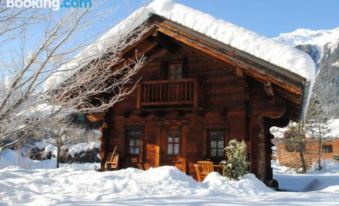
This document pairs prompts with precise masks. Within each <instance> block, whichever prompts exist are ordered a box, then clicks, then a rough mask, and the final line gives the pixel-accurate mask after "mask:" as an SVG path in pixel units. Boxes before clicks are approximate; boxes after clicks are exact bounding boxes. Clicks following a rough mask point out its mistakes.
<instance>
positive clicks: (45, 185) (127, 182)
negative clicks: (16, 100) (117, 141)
mask: <svg viewBox="0 0 339 206" xmlns="http://www.w3.org/2000/svg"><path fill="white" fill-rule="evenodd" d="M13 153H14V154H13ZM15 154H16V153H15V152H13V151H11V150H6V151H4V152H3V155H2V159H1V160H0V165H2V166H3V167H0V205H34V206H39V205H44V206H45V205H192V206H193V205H194V206H195V205H211V206H214V205H311V206H312V205H329V206H332V205H337V204H338V201H339V195H338V194H339V190H338V185H339V183H338V181H339V178H338V174H328V175H326V176H324V177H323V176H321V175H319V174H317V175H318V180H320V183H321V184H319V183H317V182H315V183H314V181H313V183H312V178H303V177H302V176H299V175H294V174H292V175H291V174H284V176H282V174H280V176H279V178H278V180H283V179H284V178H285V179H284V180H285V181H286V183H288V185H290V186H291V185H296V186H298V185H301V184H302V185H309V183H312V184H313V185H315V186H319V185H320V186H321V187H319V188H320V191H313V192H307V193H305V192H275V191H273V190H271V189H269V188H267V187H266V186H265V185H264V184H263V183H262V182H261V181H259V180H258V179H257V178H255V177H254V175H252V174H248V175H245V176H244V177H243V178H242V179H240V180H239V181H231V180H229V179H228V178H225V177H222V176H220V175H219V174H218V173H215V172H213V173H210V174H209V175H208V176H207V177H206V178H205V180H204V181H203V182H202V183H199V182H196V181H195V180H193V179H192V177H190V176H187V175H185V174H184V173H182V172H181V171H179V170H178V169H176V168H175V167H173V166H163V167H159V168H151V169H149V170H146V171H143V170H139V169H135V168H127V169H121V170H118V171H112V172H96V171H95V170H94V168H95V167H98V164H70V165H66V164H65V165H62V167H61V168H58V169H48V167H47V166H46V167H31V168H23V167H19V166H17V165H16V166H14V164H12V163H13V162H15V158H16V157H15ZM4 161H6V162H8V164H7V166H5V165H4V164H3V162H4ZM42 162H45V161H42ZM40 164H41V165H42V163H40ZM35 166H37V165H35ZM34 168H35V169H34ZM39 168H40V169H39ZM41 168H44V169H41ZM314 176H315V175H313V177H314ZM300 177H301V178H300ZM322 183H326V184H322ZM280 184H281V185H284V183H283V182H280ZM312 184H311V185H312ZM319 188H318V189H319ZM301 189H303V188H301Z"/></svg>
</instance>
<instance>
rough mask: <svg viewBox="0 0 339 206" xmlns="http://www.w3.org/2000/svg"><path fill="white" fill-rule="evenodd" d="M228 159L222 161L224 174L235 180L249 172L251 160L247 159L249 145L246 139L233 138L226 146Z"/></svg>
mask: <svg viewBox="0 0 339 206" xmlns="http://www.w3.org/2000/svg"><path fill="white" fill-rule="evenodd" d="M225 155H226V161H222V163H221V164H222V165H223V176H226V177H229V178H230V179H233V180H238V179H239V178H240V177H242V176H243V175H245V174H246V173H248V167H249V161H248V159H247V146H246V143H245V142H244V141H241V142H239V141H237V140H236V139H232V140H231V141H229V143H228V145H227V146H226V147H225Z"/></svg>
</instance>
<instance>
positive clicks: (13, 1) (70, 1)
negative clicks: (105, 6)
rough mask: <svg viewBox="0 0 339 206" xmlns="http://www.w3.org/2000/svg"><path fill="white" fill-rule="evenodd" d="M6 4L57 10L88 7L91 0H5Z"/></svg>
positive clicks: (13, 6) (10, 6)
mask: <svg viewBox="0 0 339 206" xmlns="http://www.w3.org/2000/svg"><path fill="white" fill-rule="evenodd" d="M0 2H1V1H0ZM6 6H7V7H8V8H39V9H40V8H51V9H52V10H53V11H58V10H59V9H60V8H90V7H92V0H7V1H6Z"/></svg>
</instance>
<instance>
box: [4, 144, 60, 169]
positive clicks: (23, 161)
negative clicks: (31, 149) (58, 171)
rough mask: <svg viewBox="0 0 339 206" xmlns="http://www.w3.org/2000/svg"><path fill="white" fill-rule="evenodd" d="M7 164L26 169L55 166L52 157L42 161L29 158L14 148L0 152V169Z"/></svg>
mask: <svg viewBox="0 0 339 206" xmlns="http://www.w3.org/2000/svg"><path fill="white" fill-rule="evenodd" d="M9 166H14V167H20V168H26V169H38V168H55V166H56V161H55V160H54V159H51V160H44V161H37V160H30V159H29V158H26V157H22V156H21V155H20V154H18V153H17V152H16V151H14V150H11V149H7V150H4V151H2V152H1V153H0V169H2V168H5V167H9Z"/></svg>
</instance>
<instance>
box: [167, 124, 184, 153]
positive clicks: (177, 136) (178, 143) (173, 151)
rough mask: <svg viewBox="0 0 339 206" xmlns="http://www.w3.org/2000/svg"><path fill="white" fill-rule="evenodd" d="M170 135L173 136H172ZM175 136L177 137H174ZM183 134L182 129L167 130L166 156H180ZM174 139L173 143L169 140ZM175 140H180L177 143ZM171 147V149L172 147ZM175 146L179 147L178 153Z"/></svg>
mask: <svg viewBox="0 0 339 206" xmlns="http://www.w3.org/2000/svg"><path fill="white" fill-rule="evenodd" d="M173 131H175V132H174V133H172V132H173ZM170 134H172V136H170ZM173 134H175V135H173ZM181 136H182V134H181V130H180V128H170V129H168V130H167V136H166V140H167V142H166V143H167V144H166V145H167V147H166V154H167V155H168V156H171V157H173V156H178V155H180V154H181V148H180V147H181V144H180V143H181V138H182V137H181ZM170 138H172V140H171V141H169V139H170ZM175 139H178V140H177V141H176V140H175ZM170 145H171V149H170V147H169V146H170ZM175 146H177V152H176V150H175V148H176V147H175Z"/></svg>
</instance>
